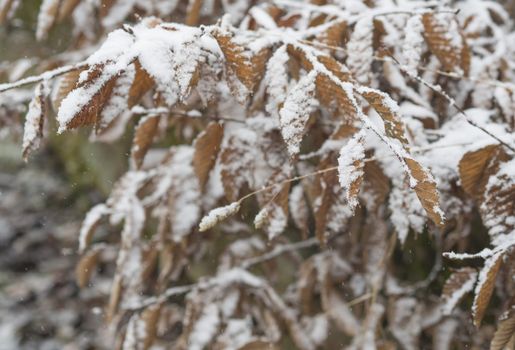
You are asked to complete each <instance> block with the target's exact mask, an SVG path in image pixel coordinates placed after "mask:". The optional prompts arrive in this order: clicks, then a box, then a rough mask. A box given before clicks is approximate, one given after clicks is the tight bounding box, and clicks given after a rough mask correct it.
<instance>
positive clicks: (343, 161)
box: [338, 132, 365, 211]
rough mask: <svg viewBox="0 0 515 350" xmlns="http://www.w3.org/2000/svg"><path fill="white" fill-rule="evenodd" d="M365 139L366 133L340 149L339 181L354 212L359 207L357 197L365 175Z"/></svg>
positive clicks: (362, 133)
mask: <svg viewBox="0 0 515 350" xmlns="http://www.w3.org/2000/svg"><path fill="white" fill-rule="evenodd" d="M364 138H365V133H364V132H359V133H357V134H355V135H354V136H353V137H352V138H351V139H350V140H349V142H348V143H347V144H346V145H344V146H343V147H342V148H341V149H340V156H339V157H338V180H339V182H340V185H341V186H342V187H343V189H344V191H345V197H346V198H347V201H348V203H349V206H350V207H351V209H352V210H353V211H354V208H356V206H357V205H358V198H357V197H358V193H359V188H360V186H361V182H362V181H363V175H364V172H363V168H364V166H365V163H364V161H363V160H364V158H365V148H364V145H363V143H364Z"/></svg>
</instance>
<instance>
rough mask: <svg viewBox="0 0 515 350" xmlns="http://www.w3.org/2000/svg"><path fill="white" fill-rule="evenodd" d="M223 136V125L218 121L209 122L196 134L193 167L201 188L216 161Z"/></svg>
mask: <svg viewBox="0 0 515 350" xmlns="http://www.w3.org/2000/svg"><path fill="white" fill-rule="evenodd" d="M223 136H224V127H223V125H222V124H220V123H216V122H211V123H209V124H208V125H207V126H206V129H205V130H204V131H203V132H202V133H201V134H199V135H198V136H197V138H196V139H195V142H194V144H193V147H195V155H194V156H193V167H194V168H195V174H196V175H197V177H198V180H199V182H200V187H201V188H202V189H203V188H204V187H205V185H206V182H207V180H208V178H209V172H210V171H211V169H212V168H213V166H214V165H215V163H216V158H217V156H218V152H219V151H220V146H221V143H222V139H223Z"/></svg>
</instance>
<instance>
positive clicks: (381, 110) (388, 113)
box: [361, 89, 408, 145]
mask: <svg viewBox="0 0 515 350" xmlns="http://www.w3.org/2000/svg"><path fill="white" fill-rule="evenodd" d="M361 95H362V96H363V97H364V98H365V99H366V100H367V101H368V103H370V105H371V106H372V107H373V108H374V109H375V110H376V111H377V113H378V114H379V115H380V116H381V118H382V119H383V122H384V127H385V130H386V135H388V136H389V137H392V138H394V139H397V140H399V141H401V142H402V143H403V144H404V145H407V144H408V140H407V139H406V136H405V133H404V124H403V123H402V120H401V119H400V117H399V115H398V113H397V112H396V111H394V110H393V109H392V107H391V105H390V104H389V102H388V101H387V100H388V99H389V96H388V95H386V94H384V93H380V92H378V91H375V90H372V89H366V91H365V92H363V93H362V94H361Z"/></svg>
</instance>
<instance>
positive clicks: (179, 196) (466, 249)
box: [0, 0, 515, 350]
mask: <svg viewBox="0 0 515 350" xmlns="http://www.w3.org/2000/svg"><path fill="white" fill-rule="evenodd" d="M20 2H23V1H22V0H20V1H10V0H0V23H2V22H3V23H8V22H9V21H10V20H12V19H13V18H14V17H15V14H16V8H17V6H18V5H19V4H20ZM63 21H64V22H66V21H68V22H70V23H72V24H71V25H72V26H73V35H74V37H75V38H76V43H75V47H73V48H70V51H73V53H74V54H70V55H60V57H58V58H55V59H54V61H52V58H51V59H49V60H50V61H52V63H54V64H53V65H50V64H49V62H43V60H42V61H39V62H38V60H34V63H31V67H32V70H36V71H37V70H44V72H42V73H41V74H39V75H38V74H36V75H34V76H31V77H28V78H22V76H23V75H24V74H21V76H18V77H16V78H15V79H8V80H9V81H8V82H6V83H5V84H0V135H3V134H6V133H16V132H17V131H16V130H18V131H19V128H20V125H21V124H22V123H21V122H19V119H20V116H22V115H23V114H24V112H23V106H24V104H25V105H27V106H28V108H27V110H26V113H25V123H24V127H23V136H22V141H21V144H22V153H23V157H24V158H25V159H28V158H29V156H30V154H31V153H34V152H35V151H36V150H37V149H38V147H39V145H40V144H44V143H45V139H44V136H46V135H48V134H50V133H52V134H55V133H63V134H65V135H67V137H74V133H75V131H73V130H74V129H88V130H91V139H92V141H99V142H114V141H116V140H118V139H120V138H122V137H123V136H124V135H126V136H127V135H129V137H132V142H131V146H130V150H128V151H127V152H128V153H127V154H128V155H129V159H128V161H127V162H128V170H127V172H126V173H125V174H124V175H123V176H122V177H121V178H120V179H119V180H118V181H117V183H116V184H115V185H114V186H113V189H112V192H111V194H110V195H109V197H108V198H107V199H106V200H105V202H104V203H99V204H96V205H95V206H93V207H92V209H91V210H90V211H89V212H88V213H87V215H86V217H85V219H84V222H83V225H82V228H81V229H80V232H78V241H79V243H78V247H79V252H80V254H81V260H80V261H79V265H78V268H77V279H78V283H79V285H80V286H82V287H83V290H87V289H88V288H95V284H94V280H95V277H96V276H95V274H96V270H95V269H96V266H97V265H98V263H99V261H102V260H109V263H110V264H111V265H112V266H114V269H113V275H112V276H111V281H112V283H111V286H110V291H109V298H108V300H106V311H105V320H106V322H107V323H108V324H110V325H112V332H111V333H112V339H110V341H111V344H113V347H114V346H116V348H120V349H127V350H129V349H160V348H167V349H168V348H169V349H283V348H284V349H286V348H289V347H288V346H290V347H291V348H297V349H303V350H310V349H319V348H320V349H321V348H324V349H333V348H348V349H393V348H403V349H419V348H429V347H431V346H432V347H433V348H434V349H452V348H465V347H470V348H478V349H479V348H484V347H485V346H488V345H487V344H491V345H490V346H491V349H503V348H505V347H508V346H510V344H511V346H512V345H513V344H514V343H515V336H514V332H515V321H514V320H515V316H514V313H513V309H514V307H515V303H514V300H515V299H514V298H515V288H514V287H515V286H514V279H513V277H514V273H515V259H514V258H515V255H514V250H515V158H514V157H515V133H514V130H515V85H514V84H513V81H514V78H515V49H514V48H513V43H514V42H515V32H514V23H513V21H512V19H511V18H510V16H509V14H508V13H507V12H506V10H505V9H504V8H503V7H502V6H501V5H500V4H499V3H495V2H491V1H487V0H481V1H479V0H466V1H456V2H455V1H446V2H442V4H439V3H438V2H421V1H391V0H375V1H365V0H363V1H361V0H354V1H337V0H334V1H331V0H328V1H325V0H323V1H312V2H308V1H289V0H273V1H270V2H259V1H258V2H250V1H247V0H237V1H234V2H228V1H223V0H222V1H220V2H215V1H210V0H189V1H188V2H183V1H179V0H175V1H164V0H152V1H139V0H116V1H88V0H82V1H81V0H65V1H62V0H44V1H43V2H42V4H41V8H40V11H39V15H38V20H37V29H36V33H35V35H36V37H37V38H38V39H39V40H45V38H47V37H48V35H49V33H51V31H52V28H54V27H55V26H58V25H59V23H62V22H63ZM21 64H22V62H21V61H20V62H12V63H9V64H7V65H6V67H16V66H17V67H18V68H19V67H21V66H20V65H21ZM23 64H25V65H26V64H27V62H25V63H23ZM48 66H53V67H56V66H57V68H54V69H45V67H48ZM1 67H3V66H0V73H2V70H4V71H5V72H7V71H8V70H9V68H1ZM11 69H12V68H11ZM27 70H28V68H27ZM31 84H35V90H34V93H30V92H27V90H26V89H25V88H26V87H27V86H29V85H31ZM112 156H113V157H115V156H117V155H115V154H113V155H112ZM119 156H123V155H119ZM35 157H37V155H35ZM108 226H111V227H112V228H113V229H114V230H116V232H117V235H116V236H115V237H114V238H110V239H109V240H108V241H107V240H106V239H105V237H102V236H99V235H97V231H98V229H99V227H108ZM478 235H484V236H485V238H484V241H485V242H484V244H482V245H481V246H478V245H477V244H476V243H474V242H475V241H477V240H476V238H475V237H477V236H478ZM486 237H487V238H486ZM417 244H418V245H417ZM424 244H425V245H424ZM478 247H479V250H478ZM113 248H114V250H115V251H116V254H115V256H114V257H113V256H111V258H110V259H107V258H105V257H104V255H105V256H107V255H109V254H106V251H108V250H109V251H112V250H113ZM471 249H473V250H471ZM413 251H414V252H415V253H412V252H413ZM408 255H409V256H410V258H406V256H408ZM431 255H434V257H432V256H431ZM442 257H443V261H442ZM206 259H211V260H209V261H210V265H212V266H211V269H210V270H209V271H207V272H206V273H204V274H202V275H200V276H199V275H194V274H193V273H192V272H191V271H192V270H193V269H194V266H196V264H198V263H199V262H201V261H203V260H206ZM410 259H412V260H413V259H414V260H417V259H418V260H421V259H422V260H423V259H425V260H424V261H423V264H422V266H423V268H422V269H424V268H425V269H426V270H424V275H426V276H425V277H424V278H423V279H419V280H413V278H412V275H411V272H410V271H411V270H410V268H411V267H410V265H411V263H410V261H409V260H410ZM431 264H433V266H432V269H430V271H429V270H428V269H427V266H429V265H431ZM415 265H416V264H415ZM419 265H420V264H419ZM283 266H290V270H289V271H288V272H287V273H285V271H283ZM419 277H420V275H419ZM89 284H91V286H88V285H89ZM491 300H495V302H493V301H492V302H491ZM483 320H484V322H483V324H482V321H483ZM485 323H486V324H485ZM99 327H101V326H100V325H99ZM474 327H477V330H476V329H474ZM450 329H452V330H453V331H452V332H451V331H450Z"/></svg>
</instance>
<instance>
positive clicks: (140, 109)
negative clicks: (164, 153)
mask: <svg viewBox="0 0 515 350" xmlns="http://www.w3.org/2000/svg"><path fill="white" fill-rule="evenodd" d="M131 112H132V113H133V114H145V115H147V114H154V115H155V114H172V115H177V116H179V117H187V118H206V119H210V120H214V121H221V120H223V121H228V122H236V123H245V120H242V119H236V118H231V117H218V116H215V115H204V114H202V113H201V112H198V111H177V110H173V109H168V108H166V107H157V108H144V107H141V106H134V107H133V108H132V109H131Z"/></svg>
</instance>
